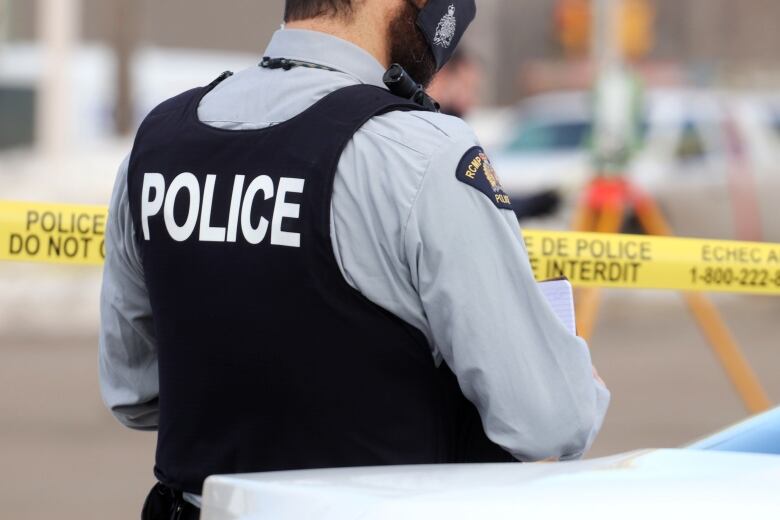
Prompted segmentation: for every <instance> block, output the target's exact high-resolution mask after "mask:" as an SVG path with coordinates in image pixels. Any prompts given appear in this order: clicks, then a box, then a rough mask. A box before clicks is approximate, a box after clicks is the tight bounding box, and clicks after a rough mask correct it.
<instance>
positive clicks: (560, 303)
mask: <svg viewBox="0 0 780 520" xmlns="http://www.w3.org/2000/svg"><path fill="white" fill-rule="evenodd" d="M539 289H540V290H541V291H542V294H543V295H544V297H545V298H546V299H547V302H548V303H549V304H550V307H551V308H552V310H553V312H554V313H555V315H556V316H558V318H559V319H560V320H561V322H563V324H564V325H565V326H566V328H567V329H569V331H570V332H571V333H572V334H574V335H575V336H576V335H577V320H576V318H575V313H574V287H572V285H571V282H569V280H549V281H546V282H540V283H539Z"/></svg>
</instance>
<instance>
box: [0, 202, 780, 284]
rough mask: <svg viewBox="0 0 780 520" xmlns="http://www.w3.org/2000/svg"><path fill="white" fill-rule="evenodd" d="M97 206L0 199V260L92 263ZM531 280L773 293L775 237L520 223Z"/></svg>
mask: <svg viewBox="0 0 780 520" xmlns="http://www.w3.org/2000/svg"><path fill="white" fill-rule="evenodd" d="M106 223H107V210H106V208H105V207H102V206H77V205H68V204H38V203H28V202H0V260H16V261H25V262H30V261H32V262H49V263H59V264H72V265H100V264H102V262H103V259H104V258H105V240H104V238H105V230H106ZM523 234H524V236H525V242H526V246H527V248H528V255H529V258H530V260H531V266H532V267H533V271H534V275H535V276H536V278H537V279H538V280H545V279H550V278H557V277H560V276H565V277H567V278H569V279H570V280H571V281H572V283H573V284H574V285H576V286H580V287H626V288H640V289H675V290H683V291H717V292H734V293H752V294H771V295H780V244H763V243H752V242H733V241H724V240H702V239H689V238H669V237H651V236H635V235H607V234H600V233H571V232H565V231H531V230H526V231H524V233H523Z"/></svg>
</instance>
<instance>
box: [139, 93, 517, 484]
mask: <svg viewBox="0 0 780 520" xmlns="http://www.w3.org/2000/svg"><path fill="white" fill-rule="evenodd" d="M216 84H217V82H214V83H213V84H211V85H209V86H208V87H205V88H200V89H195V90H192V91H189V92H186V93H184V94H182V95H180V96H178V97H176V98H173V99H171V100H169V101H167V102H165V103H163V104H162V105H161V106H159V107H158V108H157V109H155V110H154V111H153V112H152V113H151V114H150V115H149V116H148V118H147V119H146V120H145V122H144V123H143V124H142V126H141V128H140V130H139V132H138V136H137V139H136V143H135V146H134V148H133V153H132V156H131V160H130V166H129V174H128V184H129V197H130V208H131V211H132V217H133V221H134V224H135V230H136V234H137V239H138V241H139V243H140V247H141V253H142V257H143V266H144V274H145V276H146V284H147V287H148V290H149V297H150V300H151V305H152V310H153V317H154V327H155V333H156V339H157V345H158V349H159V374H160V394H159V402H160V424H159V436H158V443H157V460H156V466H155V474H156V476H157V477H158V479H159V480H160V481H161V482H162V483H164V484H166V485H168V486H170V487H173V488H175V489H179V490H183V491H187V492H192V493H199V492H201V487H202V484H203V481H204V479H205V478H206V477H207V476H208V475H212V474H225V473H245V472H259V471H270V470H289V469H308V468H321V467H343V466H370V465H387V464H418V463H443V462H463V461H505V460H509V457H508V455H507V454H506V453H505V452H503V451H502V450H501V449H500V448H498V447H497V446H496V445H494V444H492V443H491V442H490V441H489V440H488V439H487V437H486V436H485V434H484V431H483V429H482V426H481V424H480V421H479V417H478V414H477V412H476V409H475V408H474V407H473V406H472V405H471V404H470V403H469V402H468V401H467V400H466V399H465V398H464V397H463V395H462V393H461V392H460V390H459V388H458V386H457V383H456V381H455V378H454V376H453V375H452V373H451V372H450V371H449V370H448V369H447V368H446V366H445V367H442V368H437V367H436V366H435V364H434V362H433V360H432V356H431V351H430V348H429V346H428V344H427V342H426V340H425V338H424V336H423V335H422V334H421V333H420V332H419V331H418V330H416V329H415V328H413V327H412V326H410V325H409V324H407V323H405V322H404V321H402V320H401V319H399V318H398V317H396V316H394V315H392V314H390V313H388V312H387V311H385V310H384V309H382V308H380V307H379V306H377V305H375V304H373V303H372V302H370V301H369V300H367V299H366V298H365V297H363V296H362V295H361V294H360V293H359V292H357V291H355V290H354V289H352V288H351V287H350V286H349V285H348V284H347V283H346V281H345V280H344V278H343V276H342V274H341V272H340V270H339V267H338V264H337V263H336V259H335V257H334V253H333V247H332V244H331V240H330V204H331V193H332V186H333V178H334V175H335V171H336V167H337V165H338V162H339V158H340V156H341V153H342V151H343V150H344V147H345V146H346V145H347V143H348V142H349V141H350V139H351V138H352V136H353V135H354V133H355V132H356V131H357V130H358V129H359V128H360V127H361V126H362V125H363V124H364V123H365V122H366V121H368V120H369V119H370V118H371V117H373V116H375V115H378V114H382V113H386V112H389V111H392V110H419V107H418V106H417V105H413V104H410V103H409V102H408V101H405V100H403V99H401V98H397V97H395V96H393V95H392V94H391V93H389V92H388V91H385V90H383V89H380V88H377V87H370V86H354V87H349V88H345V89H343V90H339V91H337V92H335V93H333V94H332V95H330V96H328V97H326V98H325V99H323V100H321V101H320V102H319V103H317V104H315V105H314V106H312V107H311V108H310V109H308V110H306V111H305V112H304V113H302V114H300V115H298V116H296V117H294V118H293V119H291V120H289V121H287V122H284V123H281V124H278V125H276V126H273V127H270V128H267V129H263V130H250V131H228V130H221V129H216V128H212V127H210V126H207V125H205V124H204V123H202V122H200V121H199V120H198V117H197V108H198V105H199V103H200V101H201V99H202V98H203V97H204V96H205V95H206V94H207V93H208V92H209V91H210V90H211V89H212V88H213V87H214V86H215V85H216ZM375 167H376V171H375V172H371V171H366V172H364V174H365V175H378V174H382V173H381V172H382V171H383V170H385V169H386V167H387V165H383V164H377V165H375Z"/></svg>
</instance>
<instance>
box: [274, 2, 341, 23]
mask: <svg viewBox="0 0 780 520" xmlns="http://www.w3.org/2000/svg"><path fill="white" fill-rule="evenodd" d="M352 3H353V0H286V1H285V3H284V21H285V22H294V21H297V20H307V19H309V18H316V17H318V16H323V15H329V16H348V15H349V14H351V13H352Z"/></svg>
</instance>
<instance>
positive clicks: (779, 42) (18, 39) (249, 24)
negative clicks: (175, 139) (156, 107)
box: [0, 0, 780, 147]
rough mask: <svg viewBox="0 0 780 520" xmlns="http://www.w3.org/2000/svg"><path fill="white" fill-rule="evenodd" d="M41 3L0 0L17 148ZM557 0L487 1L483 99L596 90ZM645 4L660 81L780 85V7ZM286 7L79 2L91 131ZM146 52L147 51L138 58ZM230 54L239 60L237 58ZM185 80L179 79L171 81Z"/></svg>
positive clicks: (239, 49)
mask: <svg viewBox="0 0 780 520" xmlns="http://www.w3.org/2000/svg"><path fill="white" fill-rule="evenodd" d="M44 1H45V0H0V92H2V94H0V112H1V113H2V116H3V117H2V118H0V119H5V120H6V121H8V120H10V119H12V118H13V119H14V120H15V121H16V123H15V124H14V127H15V130H14V132H15V135H14V136H9V135H6V134H7V133H8V129H7V128H6V129H3V128H0V147H1V146H2V143H4V142H5V143H8V142H9V140H10V142H12V144H13V143H15V142H16V141H19V140H21V141H22V142H24V141H27V140H29V139H30V138H31V136H32V135H33V133H34V132H33V128H32V126H34V122H33V121H34V118H33V117H32V116H31V115H29V114H28V116H29V117H27V118H26V119H25V118H24V117H23V116H24V114H25V113H28V112H30V111H31V110H33V108H32V107H34V105H35V93H36V88H35V86H34V85H24V81H22V80H20V79H19V78H27V77H30V76H29V75H28V76H24V74H22V73H21V72H19V70H17V69H18V68H19V66H18V63H19V59H22V58H19V59H17V60H11V61H10V62H9V61H7V60H6V61H5V62H4V61H3V59H2V58H3V48H4V43H5V48H13V47H18V46H19V45H20V44H21V45H24V44H25V43H27V44H29V43H30V42H35V41H36V39H37V38H38V36H39V34H38V33H39V31H38V30H37V29H38V27H39V25H40V24H39V22H38V20H39V19H40V18H41V17H39V16H38V15H39V14H41V13H38V12H37V10H38V9H40V8H41V7H40V6H41V5H44ZM560 1H562V0H479V7H480V16H479V17H478V19H477V22H476V23H475V26H474V29H473V30H472V31H470V33H469V34H468V35H467V45H468V46H469V47H470V48H471V49H472V50H473V51H474V52H475V53H476V54H477V55H478V56H479V57H480V59H481V61H482V62H483V65H484V67H483V68H484V71H485V73H484V74H485V76H486V78H485V79H486V81H485V82H484V84H485V88H484V89H483V90H484V93H483V96H484V101H486V102H488V103H493V104H510V103H514V102H516V101H517V100H518V99H519V98H520V97H522V96H524V95H527V94H530V93H533V92H536V91H538V90H545V89H548V88H565V87H581V86H584V85H585V84H587V82H588V81H589V70H588V67H587V59H586V57H587V55H583V56H582V57H580V58H579V59H577V57H576V56H574V57H573V56H572V55H571V54H570V53H567V52H566V49H564V45H562V42H561V39H560V38H559V34H557V32H558V31H559V30H560V28H559V27H558V25H557V24H556V9H557V7H558V3H559V2H560ZM582 1H583V2H587V0H582ZM638 1H643V2H644V1H647V2H650V4H651V5H652V6H653V11H654V14H655V18H654V20H655V23H654V24H653V27H652V49H651V50H650V52H649V53H648V54H647V56H645V58H644V62H645V63H646V67H648V68H649V70H651V73H655V74H656V75H658V76H659V77H664V78H666V80H667V81H669V80H670V78H671V81H679V82H688V83H694V84H706V85H709V84H719V85H732V86H740V87H778V86H780V53H778V52H776V49H780V31H777V30H776V28H775V24H776V22H775V21H776V20H778V19H780V2H777V0H741V1H740V2H734V1H733V0H638ZM76 3H79V2H76ZM283 4H284V0H264V1H259V0H222V1H220V2H214V1H212V0H166V1H164V2H160V1H156V0H80V5H81V13H80V16H79V17H78V19H79V20H80V30H79V34H81V39H82V41H83V43H84V45H85V46H88V47H90V48H91V49H92V51H90V52H91V53H92V54H91V56H92V58H90V59H91V60H92V61H90V63H94V64H99V65H94V66H101V67H103V68H105V69H110V70H111V72H110V73H108V77H102V76H101V77H92V76H89V75H88V74H87V75H84V74H82V76H83V78H82V82H83V83H85V84H87V85H88V87H89V89H92V90H95V92H91V91H90V92H89V93H87V92H84V93H83V94H84V97H85V98H89V99H97V98H100V99H104V100H106V101H103V102H102V103H103V104H104V105H105V104H108V103H112V104H114V105H115V108H110V107H106V106H102V105H100V106H97V107H92V108H91V109H90V110H91V112H92V113H98V112H99V113H100V114H101V115H99V117H100V118H102V119H101V120H102V121H103V122H102V123H100V125H97V126H95V128H94V129H92V130H90V131H86V130H84V132H87V133H91V134H101V133H105V131H106V129H109V128H110V127H112V126H114V127H118V128H120V129H123V130H125V131H127V130H131V129H132V128H131V126H132V123H133V122H135V121H137V118H138V113H139V112H141V113H142V112H143V111H144V110H147V109H148V108H149V106H148V105H149V104H150V103H152V102H153V101H154V100H155V99H156V98H157V97H159V96H160V95H163V94H166V93H167V90H166V91H163V90H160V89H156V90H155V89H151V87H148V86H147V87H143V88H141V87H138V85H137V83H138V79H137V78H136V80H135V81H136V85H135V86H134V84H133V78H131V77H130V76H131V75H132V73H133V70H134V68H133V67H134V66H136V67H140V66H141V65H143V66H145V67H147V68H150V67H151V66H150V65H149V64H150V63H152V64H155V66H156V67H157V70H159V71H161V72H160V74H158V76H159V77H155V78H152V79H149V78H147V79H145V80H144V82H145V83H144V84H145V85H148V84H150V83H154V84H166V85H169V88H170V90H173V89H174V88H178V87H179V85H180V84H184V82H185V80H186V81H194V82H196V83H197V82H203V81H204V80H205V79H208V78H202V77H201V75H202V74H206V75H208V74H212V73H213V70H217V69H220V63H221V62H224V65H223V66H221V68H222V69H226V68H233V67H235V66H236V65H238V66H241V65H244V64H245V66H250V64H251V63H252V62H253V61H254V60H256V59H257V58H258V57H259V55H260V53H261V52H262V50H263V48H264V46H265V44H266V42H267V40H268V38H269V36H270V35H271V33H272V32H273V31H274V30H275V29H276V28H277V27H278V26H279V24H280V22H281V18H282V9H283ZM101 49H102V50H101ZM139 49H141V50H143V49H146V51H147V52H146V54H144V55H143V56H142V57H140V58H139V57H138V56H137V52H138V51H139ZM160 49H170V50H176V51H177V52H178V50H181V49H200V50H206V51H208V52H210V53H211V54H210V56H211V58H210V61H209V66H208V67H206V66H204V67H203V70H205V71H206V72H203V71H201V70H198V71H196V70H194V69H193V67H192V64H193V63H199V62H200V63H204V60H202V59H200V58H199V55H197V54H192V53H189V54H186V53H185V54H165V55H160V54H159V53H158V54H153V53H152V54H150V52H151V51H150V50H160ZM215 51H216V52H217V53H216V54H215ZM19 52H20V53H22V54H19V55H20V56H26V54H24V52H29V53H32V52H33V51H29V50H24V49H23V50H22V51H19ZM231 53H232V54H231ZM33 54H34V53H33ZM33 54H31V55H33ZM231 55H233V56H239V55H240V59H239V58H235V59H229V58H228V56H231ZM172 56H173V57H175V59H174V58H173V57H172ZM134 60H135V61H134ZM82 61H83V60H82ZM39 62H41V63H42V60H39ZM3 63H4V64H5V65H3ZM163 63H164V64H165V66H163V65H162V64H163ZM90 66H92V65H90ZM85 67H86V68H89V67H88V66H87V65H84V64H81V65H78V68H79V70H81V69H84V68H85ZM39 68H43V67H42V65H39ZM74 68H77V67H76V65H74ZM151 68H154V67H151ZM212 69H213V70H212ZM188 71H189V73H191V74H189V73H188ZM670 71H671V72H670ZM163 73H165V74H168V75H169V76H165V75H164V74H163ZM177 73H178V75H179V76H178V77H179V80H180V81H178V82H177V81H174V80H173V79H171V78H174V77H175V75H176V74H177ZM31 74H32V73H31ZM191 77H192V79H190V78H191ZM9 78H11V79H9ZM13 78H17V79H16V80H15V81H12V79H13ZM84 78H86V79H84ZM33 83H34V81H33ZM89 89H87V90H89ZM98 91H99V92H98ZM108 91H111V93H110V94H109V93H107V92H108ZM80 103H81V104H82V105H83V104H85V103H87V101H86V100H84V99H82V100H81V101H80ZM0 126H1V125H0Z"/></svg>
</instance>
